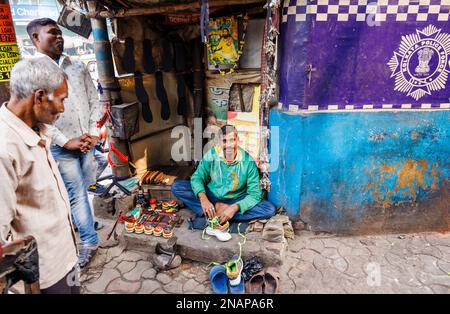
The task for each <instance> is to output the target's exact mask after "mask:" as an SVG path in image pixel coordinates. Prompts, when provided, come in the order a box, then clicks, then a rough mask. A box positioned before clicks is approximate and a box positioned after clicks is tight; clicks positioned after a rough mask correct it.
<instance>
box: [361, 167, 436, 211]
mask: <svg viewBox="0 0 450 314" xmlns="http://www.w3.org/2000/svg"><path fill="white" fill-rule="evenodd" d="M438 166H439V165H438V163H435V164H432V165H431V166H429V165H428V161H427V160H426V159H420V160H405V161H403V162H397V163H395V164H394V165H393V164H387V163H383V164H381V165H379V166H375V169H374V170H373V171H370V170H366V172H367V173H369V181H368V182H367V183H366V185H365V186H366V188H367V189H368V191H369V193H370V194H371V196H372V197H373V205H374V206H375V207H381V208H387V207H389V206H392V205H393V204H396V203H398V202H409V201H410V202H415V201H416V200H417V196H418V195H419V193H420V192H421V191H424V192H433V191H436V190H437V189H438V180H439V177H438ZM439 174H442V171H439Z"/></svg>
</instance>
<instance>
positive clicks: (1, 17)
mask: <svg viewBox="0 0 450 314" xmlns="http://www.w3.org/2000/svg"><path fill="white" fill-rule="evenodd" d="M19 56H20V54H19V48H18V47H17V43H16V34H15V31H14V25H13V21H12V17H11V10H10V8H9V5H7V4H2V5H0V82H9V79H10V72H11V68H12V67H13V66H14V65H15V64H16V63H17V61H19Z"/></svg>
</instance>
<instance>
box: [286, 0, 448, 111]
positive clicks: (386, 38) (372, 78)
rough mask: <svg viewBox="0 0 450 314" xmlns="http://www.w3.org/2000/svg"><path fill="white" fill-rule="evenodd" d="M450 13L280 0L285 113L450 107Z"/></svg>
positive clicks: (399, 2)
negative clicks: (282, 2)
mask: <svg viewBox="0 0 450 314" xmlns="http://www.w3.org/2000/svg"><path fill="white" fill-rule="evenodd" d="M449 15H450V1H449V0H418V1H403V0H373V1H361V0H348V1H339V0H325V1H319V2H317V1H309V0H286V1H284V6H283V8H282V21H281V57H280V103H281V106H282V108H283V109H284V110H290V111H296V110H355V109H435V108H436V109H438V108H444V109H447V108H450V78H449V74H450V21H449ZM324 38H326V40H324Z"/></svg>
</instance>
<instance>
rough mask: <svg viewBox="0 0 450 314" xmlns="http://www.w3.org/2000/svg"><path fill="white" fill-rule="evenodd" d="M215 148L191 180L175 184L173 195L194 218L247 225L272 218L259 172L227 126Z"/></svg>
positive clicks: (272, 211) (235, 132)
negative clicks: (251, 221)
mask: <svg viewBox="0 0 450 314" xmlns="http://www.w3.org/2000/svg"><path fill="white" fill-rule="evenodd" d="M220 141H221V143H219V145H218V146H214V147H212V148H211V149H210V150H209V151H208V152H207V153H206V154H205V156H204V157H203V159H202V161H201V162H200V164H199V165H198V167H197V170H196V171H195V173H194V174H193V175H192V177H191V180H190V181H188V180H177V181H175V182H174V183H173V184H172V187H171V190H172V192H173V194H174V195H175V196H176V197H177V198H178V199H179V200H181V201H182V202H183V203H184V204H185V205H186V206H187V207H189V208H190V209H191V210H192V211H193V212H194V213H195V214H196V216H197V217H201V216H203V215H205V216H206V217H208V218H210V219H211V218H213V217H214V216H216V217H219V219H220V223H221V224H223V223H225V222H227V221H229V220H234V221H249V220H252V219H265V218H270V217H272V216H273V215H275V206H274V205H273V204H272V203H270V202H269V201H265V200H262V191H261V187H260V186H259V171H258V167H257V166H256V163H255V161H254V160H253V158H252V157H251V156H250V155H249V154H248V153H247V152H246V151H245V150H243V149H242V148H240V147H238V134H237V131H236V129H235V128H234V127H233V126H231V125H226V126H224V127H222V128H221V133H220Z"/></svg>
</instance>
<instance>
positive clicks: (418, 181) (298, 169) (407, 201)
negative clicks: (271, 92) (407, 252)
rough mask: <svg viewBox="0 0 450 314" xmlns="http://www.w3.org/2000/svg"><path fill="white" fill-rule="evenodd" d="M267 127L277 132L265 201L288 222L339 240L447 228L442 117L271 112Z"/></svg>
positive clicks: (446, 132) (448, 130)
mask: <svg viewBox="0 0 450 314" xmlns="http://www.w3.org/2000/svg"><path fill="white" fill-rule="evenodd" d="M269 124H270V127H280V129H279V132H280V133H279V134H280V136H279V139H280V143H279V153H280V164H279V167H278V169H273V170H275V171H273V172H271V175H270V179H271V181H272V190H271V191H270V193H269V199H270V200H271V201H272V202H274V203H275V204H276V205H277V206H284V207H285V208H286V210H287V213H288V215H289V216H290V217H291V218H293V219H294V220H297V219H302V220H303V221H305V222H306V223H308V224H309V225H310V227H311V228H312V229H313V230H317V231H319V230H320V231H330V232H343V233H347V232H348V233H373V232H386V231H394V232H395V231H398V232H403V231H421V230H437V229H444V230H445V229H448V219H449V218H448V217H449V216H448V210H449V207H450V206H449V203H450V199H449V198H450V196H449V182H450V157H449V156H450V111H449V110H447V111H444V110H439V111H421V112H417V111H397V112H394V111H389V112H350V113H347V112H342V113H341V112H337V113H309V114H300V113H295V114H293V113H288V112H281V111H278V110H272V111H271V113H270V120H269ZM271 153H273V152H271Z"/></svg>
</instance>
